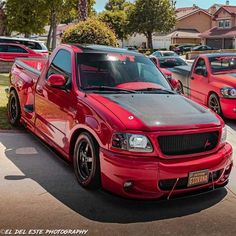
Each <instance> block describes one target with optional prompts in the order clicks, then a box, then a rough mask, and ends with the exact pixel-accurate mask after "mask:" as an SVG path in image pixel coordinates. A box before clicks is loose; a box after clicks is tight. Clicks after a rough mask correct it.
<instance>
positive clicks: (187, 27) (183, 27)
mask: <svg viewBox="0 0 236 236" xmlns="http://www.w3.org/2000/svg"><path fill="white" fill-rule="evenodd" d="M212 18H213V16H212V14H210V13H209V12H208V11H207V10H204V9H202V8H200V7H198V6H196V5H193V6H192V7H183V8H177V9H176V25H175V29H174V31H173V32H172V33H171V41H172V43H173V44H183V43H195V44H198V43H200V42H201V38H200V33H202V32H204V31H206V30H208V29H210V28H212Z"/></svg>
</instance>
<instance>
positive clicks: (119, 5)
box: [105, 0, 126, 11]
mask: <svg viewBox="0 0 236 236" xmlns="http://www.w3.org/2000/svg"><path fill="white" fill-rule="evenodd" d="M125 4H126V0H109V1H108V2H107V4H106V5H105V9H106V10H107V11H120V10H124V7H125Z"/></svg>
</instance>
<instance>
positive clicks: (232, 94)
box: [220, 87, 236, 98]
mask: <svg viewBox="0 0 236 236" xmlns="http://www.w3.org/2000/svg"><path fill="white" fill-rule="evenodd" d="M220 92H221V94H222V95H223V97H226V98H236V89H235V88H227V87H225V88H222V89H221V90H220Z"/></svg>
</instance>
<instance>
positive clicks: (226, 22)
mask: <svg viewBox="0 0 236 236" xmlns="http://www.w3.org/2000/svg"><path fill="white" fill-rule="evenodd" d="M230 26H231V24H230V20H225V25H224V27H225V28H230Z"/></svg>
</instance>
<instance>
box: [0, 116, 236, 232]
mask: <svg viewBox="0 0 236 236" xmlns="http://www.w3.org/2000/svg"><path fill="white" fill-rule="evenodd" d="M227 124H228V125H229V129H228V141H229V142H230V143H231V144H232V145H233V147H234V149H235V150H236V122H235V121H227ZM234 159H236V156H235V154H234ZM235 163H236V160H235ZM235 223H236V168H235V167H234V168H233V173H232V174H231V179H230V183H229V185H228V186H227V188H222V189H218V190H215V191H214V192H209V193H206V194H202V195H199V196H194V197H188V198H183V199H175V200H170V201H137V200H135V201H134V200H127V199H123V198H120V197H117V196H114V195H112V194H109V193H106V192H104V191H87V190H85V189H83V188H81V187H80V186H79V185H78V184H77V182H76V179H75V177H74V174H73V169H72V168H71V166H70V165H68V164H67V163H65V162H64V161H63V160H61V159H60V158H59V157H58V156H57V155H56V154H54V153H53V152H52V151H51V150H49V149H48V148H47V147H46V146H45V145H44V144H43V143H41V142H40V141H39V140H38V139H37V138H35V137H34V136H33V135H31V134H29V133H27V132H25V131H21V132H0V234H1V233H2V234H3V233H5V234H6V232H12V234H14V233H16V231H15V230H18V231H17V232H18V233H19V232H20V231H19V230H21V229H22V230H23V231H21V233H22V234H23V233H25V234H26V235H28V234H29V231H28V230H29V229H38V230H39V229H41V230H43V231H41V232H44V233H45V232H46V231H45V230H48V229H51V230H59V229H62V230H66V229H70V230H74V229H81V230H83V229H84V230H88V232H87V233H86V235H135V236H139V235H214V236H217V235H236V225H235ZM6 230H11V231H6ZM24 230H26V231H24ZM55 232H56V231H54V233H55ZM61 232H62V231H61ZM22 234H21V235H22ZM15 235H17V234H15ZM54 235H55V234H54ZM56 235H59V234H56Z"/></svg>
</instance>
